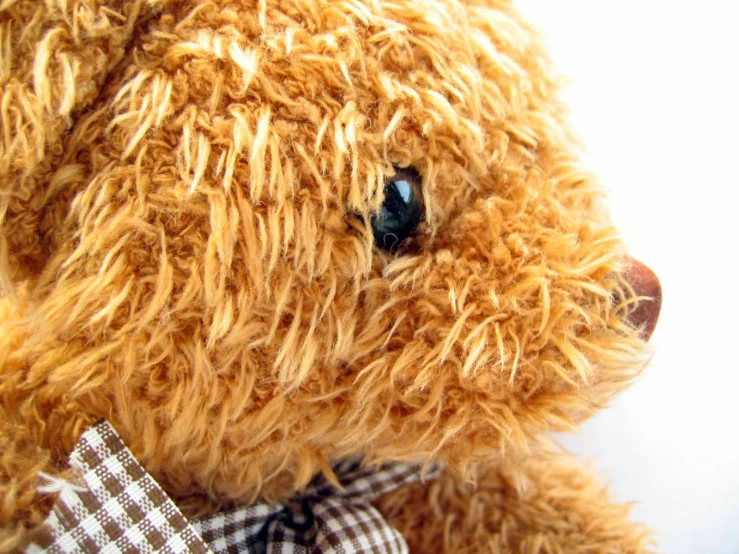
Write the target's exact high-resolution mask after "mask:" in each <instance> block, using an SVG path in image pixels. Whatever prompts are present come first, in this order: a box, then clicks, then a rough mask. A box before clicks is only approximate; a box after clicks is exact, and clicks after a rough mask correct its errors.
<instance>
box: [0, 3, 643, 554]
mask: <svg viewBox="0 0 739 554" xmlns="http://www.w3.org/2000/svg"><path fill="white" fill-rule="evenodd" d="M0 48H1V49H2V55H0V87H2V99H1V103H0V126H1V127H2V137H1V138H0V160H1V162H0V163H1V166H2V172H1V173H0V222H1V223H2V230H1V232H0V278H1V279H2V285H3V290H4V292H5V294H6V296H7V298H6V300H5V302H6V303H7V304H8V306H6V307H5V308H3V309H4V310H6V311H5V312H4V313H3V314H2V316H3V317H2V319H3V324H2V334H1V336H0V340H1V341H2V344H0V497H1V498H2V500H1V501H0V527H1V528H2V531H0V550H9V549H12V548H14V547H18V546H19V545H22V544H23V542H24V541H25V540H27V536H28V530H29V529H32V528H33V527H34V526H36V525H38V523H39V522H40V521H42V520H43V517H44V514H45V513H46V511H47V510H48V509H49V506H50V504H51V502H53V497H52V496H50V495H48V494H45V493H44V492H43V490H39V487H40V486H41V485H42V483H41V481H40V478H39V476H38V473H39V471H43V472H45V473H47V474H49V475H52V476H61V477H64V476H65V471H66V470H65V465H64V460H65V459H66V456H67V454H68V453H69V452H70V450H71V449H72V447H73V445H74V443H75V441H76V440H77V438H78V437H79V435H80V434H81V432H82V431H83V430H84V429H85V428H86V427H87V426H88V425H89V424H90V423H92V422H93V421H95V420H96V419H98V418H100V417H105V418H107V419H108V420H109V421H111V423H112V424H113V425H114V427H115V428H116V429H117V431H118V432H119V433H120V434H121V436H122V437H123V438H124V440H125V441H126V442H127V443H128V444H129V445H130V447H131V449H132V450H133V452H134V454H135V455H136V456H137V457H138V459H139V460H140V461H141V462H142V463H143V464H144V466H145V467H146V468H147V469H148V470H149V471H150V472H151V473H152V474H153V475H154V476H155V478H157V479H158V480H159V481H160V482H161V483H162V484H163V486H164V487H165V488H166V490H167V491H168V492H169V493H170V494H171V495H173V497H175V498H176V499H178V501H179V503H180V504H181V506H182V507H183V509H185V511H186V512H187V513H189V514H191V515H193V514H198V513H204V512H206V511H210V510H213V509H217V508H218V507H220V506H224V505H227V504H231V503H249V502H253V501H254V500H255V499H257V498H266V499H268V500H273V499H278V498H284V497H285V496H286V495H289V494H291V493H292V492H294V491H295V490H297V489H300V488H301V487H303V486H304V485H305V484H306V483H307V482H308V481H309V480H310V478H311V477H312V476H313V475H314V474H315V473H316V472H319V471H324V472H330V469H329V468H330V464H331V463H332V462H333V461H335V460H337V459H339V458H342V457H345V456H350V455H356V454H359V453H361V454H364V455H365V456H366V457H367V460H368V461H370V462H372V461H384V460H391V459H392V460H432V459H438V460H442V461H443V462H444V463H445V464H446V466H447V468H448V469H447V473H446V475H445V476H444V477H443V478H442V479H441V480H440V481H439V482H435V483H433V484H428V485H424V486H418V487H415V488H413V489H404V490H401V491H399V492H397V493H394V494H393V495H391V496H390V497H388V498H385V499H382V500H381V501H380V502H379V503H378V505H379V506H380V507H381V509H382V510H383V511H384V512H385V513H386V514H388V517H389V518H390V519H391V520H392V521H393V523H394V524H395V525H397V527H398V528H399V529H401V530H402V531H403V532H404V534H405V535H406V536H407V537H408V539H409V542H410V544H411V545H412V546H415V547H416V551H419V552H430V551H446V552H478V551H492V552H504V551H520V552H527V553H528V552H531V553H534V552H552V553H554V552H636V551H641V550H642V548H643V545H644V534H643V532H642V531H641V530H640V529H639V528H637V527H635V526H634V525H633V524H631V523H629V522H628V520H627V519H626V516H625V514H626V510H625V509H624V508H622V507H618V506H614V505H612V504H611V503H610V502H609V501H608V499H607V496H606V495H605V494H604V493H602V492H600V491H599V489H598V488H597V486H596V485H595V484H594V482H593V480H592V479H591V478H590V477H587V476H585V475H583V474H581V473H579V472H578V470H576V469H574V467H575V466H573V463H572V462H571V461H566V460H561V459H559V458H557V460H556V461H553V460H552V459H551V457H552V456H553V454H550V453H549V451H550V450H551V448H549V447H548V446H546V444H545V441H544V439H543V438H542V437H545V436H546V435H548V434H549V433H551V432H552V431H555V430H564V429H570V428H572V427H573V426H574V425H576V424H577V423H578V422H580V421H581V420H583V419H584V418H585V417H587V416H589V415H590V414H591V413H592V412H593V411H594V409H596V408H598V407H600V406H602V405H603V403H604V402H605V401H606V400H607V399H608V398H609V397H610V396H611V395H612V394H613V393H614V392H616V391H618V390H619V389H621V388H622V387H623V386H624V385H625V384H626V383H627V382H628V381H629V380H630V378H631V377H633V375H634V374H635V373H637V372H638V371H639V369H640V368H641V367H642V366H643V363H644V361H645V345H644V342H643V341H642V340H641V339H640V338H639V329H634V328H633V326H632V325H631V324H630V323H629V322H628V320H627V316H628V314H629V311H630V310H631V309H632V308H633V304H634V299H633V291H632V290H631V289H630V287H629V285H628V284H627V283H626V282H625V280H624V278H623V276H622V273H623V270H624V264H625V262H624V258H623V251H622V245H621V242H620V241H619V238H618V235H617V234H616V232H615V231H614V229H613V228H612V227H611V226H610V225H609V223H608V219H607V216H606V214H605V212H604V210H603V209H602V207H601V203H600V201H601V193H600V190H599V189H598V187H597V185H596V184H595V183H594V179H593V177H592V176H591V175H590V174H589V173H588V172H587V171H586V170H584V169H583V167H582V166H581V165H580V162H579V161H578V157H577V156H578V152H577V146H576V144H575V142H574V141H573V139H572V137H571V136H570V135H569V132H568V130H567V128H566V126H565V125H564V123H563V110H562V108H561V106H560V105H559V104H558V101H557V99H556V86H557V83H556V80H555V78H554V77H553V73H552V71H551V68H550V67H549V64H548V61H547V58H546V56H545V54H544V53H543V51H542V48H541V46H540V44H539V42H538V41H537V38H536V36H535V35H534V34H533V33H532V31H531V29H529V27H528V26H527V25H526V24H525V23H524V22H523V21H522V20H521V18H520V16H519V15H518V14H517V12H516V11H515V10H514V8H513V7H511V6H510V5H509V3H508V2H506V1H503V0H490V1H487V2H482V1H480V2H471V1H470V2H458V1H452V0H449V1H445V0H366V1H362V2H360V1H358V0H331V1H326V0H275V1H273V0H266V1H265V0H259V1H253V0H210V1H202V2H190V1H184V0H145V1H144V0H135V1H124V0H45V1H41V0H4V1H2V2H0ZM394 166H396V167H397V166H413V167H414V168H416V169H417V170H418V172H419V173H420V174H421V176H422V177H423V191H424V192H423V194H424V199H425V203H426V219H425V221H424V223H423V225H422V228H420V229H419V230H418V232H417V234H416V237H415V238H414V239H413V240H412V241H410V242H409V243H408V244H406V245H404V247H403V249H401V250H400V251H399V252H397V253H394V254H388V253H385V252H383V251H380V250H378V249H376V248H374V246H373V238H372V232H371V229H370V226H369V219H370V215H371V214H372V213H373V212H374V211H375V210H377V209H378V207H379V206H380V205H381V204H382V201H383V187H384V181H385V179H386V178H388V177H389V176H391V175H392V174H393V171H394V169H393V167H394ZM11 303H12V307H10V304H11ZM464 481H469V482H477V486H478V488H477V489H474V488H471V485H465V484H463V482H464Z"/></svg>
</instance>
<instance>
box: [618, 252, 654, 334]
mask: <svg viewBox="0 0 739 554" xmlns="http://www.w3.org/2000/svg"><path fill="white" fill-rule="evenodd" d="M627 259H628V262H629V268H628V270H627V271H626V273H625V275H624V277H625V278H626V281H628V283H629V285H630V286H631V288H632V289H633V292H634V295H635V298H637V299H638V303H637V305H636V307H635V308H634V309H633V310H632V311H631V313H630V314H629V320H630V321H631V323H632V324H633V325H634V326H636V327H641V328H643V330H642V334H641V336H642V338H643V339H644V340H649V338H650V337H651V336H652V334H653V333H654V329H655V327H656V326H657V320H658V319H659V313H660V310H661V308H662V287H661V285H660V282H659V278H658V277H657V275H656V274H655V273H654V271H652V270H651V269H650V268H649V267H647V266H646V265H644V264H643V263H642V262H640V261H639V260H636V259H634V258H632V257H631V256H627Z"/></svg>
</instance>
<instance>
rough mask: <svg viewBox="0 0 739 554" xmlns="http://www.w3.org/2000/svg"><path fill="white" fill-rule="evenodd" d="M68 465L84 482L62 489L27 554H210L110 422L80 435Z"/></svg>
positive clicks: (102, 422)
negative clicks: (151, 553) (41, 530)
mask: <svg viewBox="0 0 739 554" xmlns="http://www.w3.org/2000/svg"><path fill="white" fill-rule="evenodd" d="M70 465H71V466H72V467H73V468H75V469H76V470H77V471H78V472H79V473H81V477H82V481H81V482H80V483H79V484H68V486H64V487H62V490H61V494H60V495H59V498H58V499H57V501H56V503H55V505H54V510H53V511H52V513H51V514H50V516H49V518H48V519H47V521H46V526H45V529H44V530H43V532H42V534H41V535H40V536H39V537H38V538H37V539H36V542H35V543H34V544H31V545H30V546H29V547H28V548H27V550H26V552H27V553H34V554H35V553H37V552H51V553H53V554H72V553H74V554H77V553H85V554H92V553H97V552H106V553H111V554H114V553H115V554H118V553H121V554H134V553H139V552H142V553H148V552H162V553H168V554H169V553H171V554H177V553H180V552H182V553H186V552H193V553H196V554H206V553H209V552H210V549H209V548H208V547H207V546H206V545H205V543H204V542H203V540H202V539H201V538H200V537H199V536H198V534H197V533H196V532H195V531H194V530H193V529H192V527H190V525H189V524H188V522H187V520H186V519H185V518H184V517H183V515H182V513H180V511H179V509H177V506H175V504H174V502H172V500H170V498H169V497H168V496H167V495H166V494H165V492H164V491H163V490H162V488H161V487H160V486H159V484H158V483H157V482H156V481H154V479H153V478H152V477H151V475H149V474H148V473H146V471H145V470H144V468H143V467H141V465H140V464H139V463H138V462H137V461H136V458H134V457H133V455H132V454H131V451H130V450H128V448H126V446H125V445H124V444H123V442H122V441H121V439H120V437H118V434H117V433H116V432H115V431H114V430H113V428H112V427H111V426H110V424H109V423H108V422H106V421H102V420H101V421H98V422H97V423H95V424H94V425H93V426H92V427H90V429H88V430H87V431H86V432H85V433H84V434H83V435H82V437H81V438H80V440H79V442H78V443H77V445H76V446H75V449H74V451H73V452H72V455H71V457H70Z"/></svg>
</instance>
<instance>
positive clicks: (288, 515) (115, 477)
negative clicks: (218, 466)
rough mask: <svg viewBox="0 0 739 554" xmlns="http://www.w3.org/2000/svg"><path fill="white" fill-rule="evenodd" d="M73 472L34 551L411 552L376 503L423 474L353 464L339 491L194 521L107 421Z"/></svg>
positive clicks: (345, 465)
mask: <svg viewBox="0 0 739 554" xmlns="http://www.w3.org/2000/svg"><path fill="white" fill-rule="evenodd" d="M70 465H71V466H72V467H73V468H75V469H76V470H77V471H78V473H79V474H80V476H81V479H80V481H79V484H73V483H66V482H59V481H55V482H54V487H56V490H57V491H58V492H59V497H58V499H57V501H56V503H55V505H54V510H53V511H52V513H51V514H50V515H49V518H48V519H47V521H46V525H45V526H44V528H43V529H42V532H41V533H40V534H39V535H38V536H37V537H36V539H35V542H34V543H32V544H31V545H29V546H28V548H27V550H26V552H27V553H29V554H36V553H39V552H50V553H59V554H62V553H64V554H67V553H69V554H71V553H74V554H77V553H86V554H87V553H89V554H92V553H97V552H104V553H116V554H117V553H126V554H128V553H140V552H143V553H148V552H162V553H172V554H177V553H181V552H182V553H185V552H192V553H196V554H201V553H202V554H209V553H213V554H221V553H224V554H225V553H229V554H236V553H244V552H246V553H254V554H292V553H295V554H298V553H301V554H302V553H305V554H308V553H310V554H318V553H332V554H333V553H335V554H341V553H346V554H349V553H358V554H365V553H367V554H369V553H372V554H380V553H382V554H385V553H388V554H390V553H392V554H395V553H401V552H408V547H407V545H406V543H405V541H404V540H403V537H402V536H401V535H400V533H398V532H397V531H396V530H395V529H393V528H392V527H390V525H388V524H387V522H386V521H385V520H384V519H383V517H382V515H381V514H380V513H379V512H378V511H377V510H376V509H375V508H374V507H373V506H372V505H371V503H370V502H371V501H372V500H373V499H374V498H376V497H378V496H380V495H382V494H385V493H387V492H390V491H392V490H394V489H397V488H398V487H401V486H403V485H406V484H409V483H413V482H417V481H419V480H420V479H421V474H422V471H421V466H420V465H408V464H385V465H382V466H380V467H377V468H372V467H365V466H362V465H361V464H360V463H359V461H358V460H349V461H345V462H342V463H340V464H338V465H337V466H335V467H334V473H335V474H336V476H337V478H338V479H339V483H340V484H341V488H337V487H335V486H333V485H332V484H330V483H329V482H328V481H327V480H326V479H325V478H324V477H322V476H320V477H317V478H316V479H314V480H313V482H312V483H311V484H310V485H309V487H308V488H307V489H306V490H305V491H304V492H303V493H302V494H301V495H300V496H299V497H296V498H294V499H293V500H291V501H289V502H287V503H285V504H264V503H261V504H256V505H253V506H249V507H246V508H237V509H234V510H230V511H227V512H221V513H219V514H216V515H214V516H211V517H207V518H202V519H199V520H194V521H191V522H188V521H187V520H186V519H185V517H184V516H183V515H182V513H181V512H180V511H179V509H178V508H177V506H176V505H175V504H174V502H173V501H172V500H171V499H170V498H169V497H168V496H167V495H166V493H165V492H164V491H163V490H162V489H161V487H160V486H159V485H158V484H157V482H156V481H154V479H153V478H152V477H151V476H150V475H149V474H148V473H146V471H145V470H144V468H143V467H141V465H140V464H139V463H138V462H137V461H136V459H135V458H134V456H133V455H132V454H131V452H130V451H129V450H128V448H126V446H125V445H124V444H123V442H122V441H121V439H120V437H119V436H118V435H117V433H116V432H115V431H114V430H113V428H112V427H111V426H110V424H109V423H108V422H106V421H102V420H101V421H99V422H97V423H96V424H94V425H93V426H92V427H91V428H90V429H88V430H87V431H86V432H85V433H84V434H83V435H82V437H81V438H80V441H79V442H78V443H77V446H76V447H75V449H74V452H73V453H72V455H71V457H70ZM436 473H437V470H435V469H432V470H429V471H427V472H425V473H424V474H423V475H424V478H425V479H429V478H433V477H434V476H435V475H436ZM54 487H50V488H54Z"/></svg>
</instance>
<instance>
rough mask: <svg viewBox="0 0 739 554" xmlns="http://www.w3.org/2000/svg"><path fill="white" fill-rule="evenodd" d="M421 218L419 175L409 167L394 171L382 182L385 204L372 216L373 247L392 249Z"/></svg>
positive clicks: (421, 202)
mask: <svg viewBox="0 0 739 554" xmlns="http://www.w3.org/2000/svg"><path fill="white" fill-rule="evenodd" d="M423 217H424V205H423V193H422V191H421V176H420V175H419V174H418V172H417V171H416V170H415V169H413V168H412V167H404V168H396V171H395V175H394V176H393V177H391V178H390V179H389V180H388V182H387V183H385V201H384V202H383V204H382V208H380V211H379V212H378V213H376V214H374V215H373V216H372V232H373V233H374V235H375V244H376V245H377V246H379V247H380V248H383V249H385V250H393V249H395V248H397V247H398V246H400V244H401V243H402V242H403V241H404V240H405V239H407V238H408V237H410V236H411V235H413V233H414V232H415V230H416V227H417V226H418V224H419V223H420V222H421V221H422V220H423Z"/></svg>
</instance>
